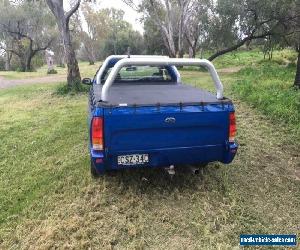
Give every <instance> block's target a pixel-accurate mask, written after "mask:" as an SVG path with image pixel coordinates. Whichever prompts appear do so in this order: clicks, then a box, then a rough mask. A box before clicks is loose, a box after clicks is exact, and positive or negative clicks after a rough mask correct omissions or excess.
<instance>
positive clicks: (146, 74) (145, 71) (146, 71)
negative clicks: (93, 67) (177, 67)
mask: <svg viewBox="0 0 300 250" xmlns="http://www.w3.org/2000/svg"><path fill="white" fill-rule="evenodd" d="M111 70H112V68H109V69H108V70H107V71H106V72H104V74H103V77H102V79H101V82H102V83H104V82H105V80H106V79H107V77H108V75H109V74H110V72H111ZM115 82H119V83H122V82H123V83H128V82H173V79H172V77H171V75H170V73H169V71H168V70H167V69H166V68H165V67H164V66H149V65H146V66H126V67H123V68H122V69H121V70H120V71H119V73H118V75H117V77H116V79H115Z"/></svg>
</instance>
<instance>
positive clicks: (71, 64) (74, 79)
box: [62, 20, 81, 88]
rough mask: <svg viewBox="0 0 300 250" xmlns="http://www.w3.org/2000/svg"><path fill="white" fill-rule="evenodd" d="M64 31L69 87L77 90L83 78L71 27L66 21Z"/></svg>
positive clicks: (63, 26)
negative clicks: (73, 43)
mask: <svg viewBox="0 0 300 250" xmlns="http://www.w3.org/2000/svg"><path fill="white" fill-rule="evenodd" d="M62 31H63V32H62V36H63V37H62V38H63V44H64V50H65V58H66V63H67V67H68V76H67V82H68V86H69V87H71V88H74V87H75V88H77V87H78V85H80V81H81V76H80V71H79V67H78V62H77V59H76V54H75V51H74V48H73V46H72V42H71V34H70V30H69V25H68V24H67V23H66V22H65V20H64V22H63V25H62Z"/></svg>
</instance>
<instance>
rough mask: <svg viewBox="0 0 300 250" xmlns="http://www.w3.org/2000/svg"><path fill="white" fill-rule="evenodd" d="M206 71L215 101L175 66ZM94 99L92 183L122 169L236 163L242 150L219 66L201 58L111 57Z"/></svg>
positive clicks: (98, 75) (101, 73)
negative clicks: (99, 176)
mask: <svg viewBox="0 0 300 250" xmlns="http://www.w3.org/2000/svg"><path fill="white" fill-rule="evenodd" d="M187 65H189V66H191V65H192V66H202V67H205V68H206V69H207V70H208V71H209V72H210V75H211V77H212V79H213V81H214V84H215V87H216V94H213V93H210V92H208V91H205V90H202V89H199V88H194V87H192V86H190V85H186V84H183V83H182V82H181V78H180V74H179V72H178V70H177V68H176V66H187ZM82 82H83V83H84V84H89V85H92V86H91V89H90V94H89V118H88V122H89V134H90V140H89V146H90V157H91V173H92V175H93V176H98V175H101V174H104V173H105V172H106V171H109V170H117V169H124V168H136V167H138V168H144V167H164V168H168V169H170V170H174V166H176V165H181V166H182V165H183V166H184V165H189V166H200V165H205V164H207V163H209V162H214V161H219V162H222V163H225V164H227V163H230V162H231V161H232V160H233V158H234V156H235V154H236V151H237V147H238V146H237V144H236V142H235V138H234V137H235V133H236V124H235V114H234V106H233V104H232V101H231V100H230V99H228V98H225V97H223V85H222V83H221V81H220V79H219V76H218V74H217V72H216V70H215V68H214V66H213V65H212V64H211V63H210V62H209V61H207V60H202V59H183V58H181V59H179V58H169V57H163V56H130V57H128V56H126V55H114V56H109V57H108V58H107V59H106V60H105V61H104V62H103V64H102V66H101V67H100V68H99V70H98V72H97V73H96V75H95V77H94V79H93V80H92V79H90V78H84V79H83V81H82Z"/></svg>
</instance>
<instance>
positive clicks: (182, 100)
mask: <svg viewBox="0 0 300 250" xmlns="http://www.w3.org/2000/svg"><path fill="white" fill-rule="evenodd" d="M102 86H103V85H100V84H99V85H98V84H94V86H93V88H94V98H95V101H96V102H97V104H98V105H101V106H102V105H104V106H106V105H108V106H120V105H127V106H132V105H138V106H149V105H156V104H160V105H170V104H196V103H197V104H199V103H203V104H207V103H222V102H223V103H228V102H231V101H230V100H229V99H227V98H224V99H223V100H218V99H217V98H216V94H212V93H210V92H208V91H205V90H202V89H199V88H195V87H192V86H190V85H186V84H181V83H178V84H174V83H173V84H166V83H165V84H157V83H155V84H151V83H150V84H145V83H142V84H115V85H112V86H111V87H110V89H109V94H108V102H100V101H101V90H102Z"/></svg>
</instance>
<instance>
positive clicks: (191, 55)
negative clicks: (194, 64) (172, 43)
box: [189, 46, 193, 58]
mask: <svg viewBox="0 0 300 250" xmlns="http://www.w3.org/2000/svg"><path fill="white" fill-rule="evenodd" d="M189 58H193V48H192V47H191V46H189Z"/></svg>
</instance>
